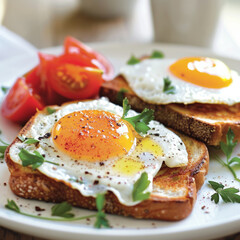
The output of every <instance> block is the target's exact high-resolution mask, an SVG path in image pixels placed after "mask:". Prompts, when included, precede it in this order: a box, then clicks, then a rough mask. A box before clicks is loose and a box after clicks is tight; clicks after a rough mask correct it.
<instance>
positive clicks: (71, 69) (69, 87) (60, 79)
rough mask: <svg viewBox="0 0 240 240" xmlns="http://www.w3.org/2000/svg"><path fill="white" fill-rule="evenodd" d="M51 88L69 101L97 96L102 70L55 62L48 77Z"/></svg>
mask: <svg viewBox="0 0 240 240" xmlns="http://www.w3.org/2000/svg"><path fill="white" fill-rule="evenodd" d="M49 80H50V84H51V87H52V88H53V89H54V90H55V91H56V92H57V93H59V94H61V95H62V96H64V97H66V98H69V99H86V98H90V97H93V96H95V95H97V94H98V92H99V89H100V86H101V84H102V81H103V80H102V70H100V69H97V68H89V67H81V66H76V65H74V64H69V63H62V62H55V64H53V66H52V68H51V74H50V76H49Z"/></svg>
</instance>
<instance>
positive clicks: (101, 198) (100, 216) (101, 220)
mask: <svg viewBox="0 0 240 240" xmlns="http://www.w3.org/2000/svg"><path fill="white" fill-rule="evenodd" d="M104 203H105V195H104V194H98V195H97V198H96V206H97V210H98V212H97V214H96V222H95V223H94V227H95V228H101V227H102V226H103V227H107V228H109V227H110V225H109V223H108V220H107V219H106V214H105V213H104V212H103V207H104Z"/></svg>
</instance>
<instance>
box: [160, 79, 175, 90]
mask: <svg viewBox="0 0 240 240" xmlns="http://www.w3.org/2000/svg"><path fill="white" fill-rule="evenodd" d="M163 82H164V86H163V92H165V93H166V94H174V93H175V92H176V88H175V87H174V86H173V85H172V82H171V80H170V79H169V77H165V78H163Z"/></svg>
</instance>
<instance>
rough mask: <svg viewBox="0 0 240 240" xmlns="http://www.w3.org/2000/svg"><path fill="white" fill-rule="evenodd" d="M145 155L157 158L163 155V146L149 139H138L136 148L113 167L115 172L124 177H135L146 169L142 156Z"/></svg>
mask: <svg viewBox="0 0 240 240" xmlns="http://www.w3.org/2000/svg"><path fill="white" fill-rule="evenodd" d="M145 153H150V154H152V155H153V156H154V157H155V158H158V157H160V156H162V155H163V150H162V148H161V146H160V145H159V144H158V143H157V142H155V141H154V140H153V139H151V138H149V137H145V138H142V137H140V138H139V139H138V142H137V145H136V148H135V149H134V151H133V152H132V153H131V154H129V155H128V156H124V157H123V158H119V159H118V160H117V161H116V162H115V164H114V167H113V170H114V171H116V172H118V173H121V174H124V175H128V176H129V175H132V176H133V175H135V174H136V173H138V172H139V171H142V170H143V169H145V166H144V161H141V160H140V158H141V155H142V154H143V155H145Z"/></svg>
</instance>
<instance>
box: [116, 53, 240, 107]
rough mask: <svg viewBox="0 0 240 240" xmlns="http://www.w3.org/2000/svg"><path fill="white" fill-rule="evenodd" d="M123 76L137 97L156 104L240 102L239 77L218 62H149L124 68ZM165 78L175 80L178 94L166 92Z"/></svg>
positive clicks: (202, 58) (194, 60) (188, 60)
mask: <svg viewBox="0 0 240 240" xmlns="http://www.w3.org/2000/svg"><path fill="white" fill-rule="evenodd" d="M120 73H121V74H122V75H123V76H124V78H125V79H126V80H127V82H128V84H129V86H130V87H131V88H132V90H133V91H134V92H135V93H136V95H137V96H139V97H140V98H141V99H143V100H144V101H146V102H149V103H153V104H169V103H184V104H190V103H195V102H198V103H210V104H227V105H233V104H235V103H239V102H240V94H239V93H238V91H239V89H240V77H239V75H238V74H237V72H235V71H233V70H230V69H229V68H228V67H227V66H226V65H225V64H224V63H223V62H222V61H220V60H217V59H212V58H204V57H186V58H182V59H179V60H176V59H146V60H143V61H141V62H140V63H138V64H135V65H126V66H124V67H122V68H121V70H120ZM164 78H168V79H169V80H170V81H171V86H173V87H174V88H175V91H174V93H172V94H169V93H167V92H164Z"/></svg>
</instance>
